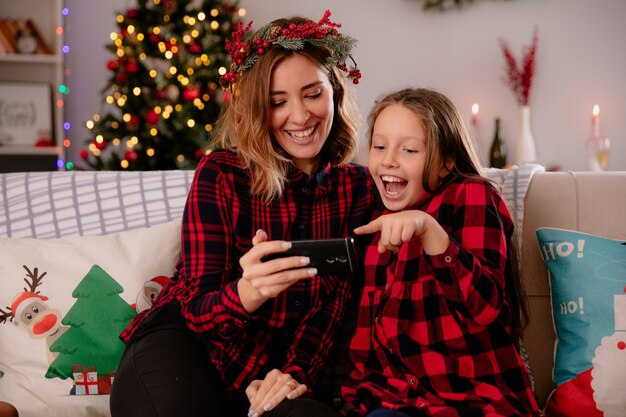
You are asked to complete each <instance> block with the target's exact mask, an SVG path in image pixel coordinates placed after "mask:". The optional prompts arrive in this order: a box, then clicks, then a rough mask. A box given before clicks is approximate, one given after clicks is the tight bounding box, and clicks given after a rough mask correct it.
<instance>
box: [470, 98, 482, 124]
mask: <svg viewBox="0 0 626 417" xmlns="http://www.w3.org/2000/svg"><path fill="white" fill-rule="evenodd" d="M479 109H480V107H479V106H478V103H474V104H472V125H473V126H476V125H477V124H478V110H479Z"/></svg>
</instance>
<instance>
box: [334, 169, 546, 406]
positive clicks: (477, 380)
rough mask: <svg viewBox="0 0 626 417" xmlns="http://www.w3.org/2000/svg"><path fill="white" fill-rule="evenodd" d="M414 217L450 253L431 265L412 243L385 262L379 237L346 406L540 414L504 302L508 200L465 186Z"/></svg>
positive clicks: (370, 251) (369, 262) (370, 257)
mask: <svg viewBox="0 0 626 417" xmlns="http://www.w3.org/2000/svg"><path fill="white" fill-rule="evenodd" d="M418 208H419V209H420V210H423V211H425V212H427V213H429V214H430V215H431V216H433V217H434V218H435V219H437V220H438V222H439V223H440V224H441V225H442V226H443V228H444V229H445V230H446V231H447V232H448V234H449V236H450V245H449V246H448V248H447V250H446V251H445V252H444V253H443V254H441V255H437V256H428V255H426V254H425V253H424V252H423V250H422V245H421V241H420V239H419V238H417V237H415V238H413V239H412V240H411V241H410V242H408V243H406V244H404V245H402V247H401V248H400V251H399V252H398V253H397V254H393V253H391V252H389V251H387V252H385V253H383V254H382V255H381V254H379V253H378V251H377V243H378V240H379V238H380V234H377V235H374V236H373V237H372V240H371V242H370V244H369V246H368V247H367V249H366V254H365V256H366V258H365V259H366V260H365V271H364V272H365V287H364V292H363V294H362V298H361V304H360V311H359V318H358V324H357V330H356V333H355V334H354V337H353V339H352V342H351V345H350V359H351V369H350V374H349V378H348V380H347V381H346V383H345V384H344V387H343V394H344V396H345V398H346V400H347V401H349V402H352V403H355V404H356V406H357V413H359V414H364V413H365V412H366V411H367V410H371V409H372V408H375V407H377V406H382V407H385V408H390V409H402V408H406V407H408V408H407V410H411V409H412V410H413V412H416V413H418V414H419V415H420V416H422V415H424V416H427V415H428V416H430V415H433V416H460V415H472V416H478V415H484V416H487V415H489V416H495V415H499V416H513V415H515V416H517V415H524V416H526V415H535V414H536V413H537V404H536V402H535V399H534V396H533V393H532V390H531V388H530V381H529V378H528V374H527V372H526V368H525V366H524V363H523V361H522V359H521V358H520V355H519V354H518V352H517V349H516V346H517V343H516V341H515V340H514V338H513V337H512V335H511V328H510V323H511V311H510V308H509V305H508V303H507V301H506V300H505V296H504V294H503V292H504V276H503V275H504V273H503V271H504V270H505V264H506V259H507V244H508V241H509V239H510V237H511V234H512V230H513V224H512V221H511V217H510V214H509V211H508V210H507V208H506V206H505V203H504V201H503V200H502V198H501V197H500V195H499V193H498V192H497V190H495V189H494V187H493V186H491V185H490V184H487V183H483V182H480V181H476V180H459V181H456V182H453V183H451V184H450V185H448V186H447V187H446V188H445V189H444V190H443V191H442V192H440V193H438V194H436V195H435V196H433V197H432V198H431V199H430V200H428V201H426V202H425V203H423V204H422V205H421V206H420V207H418ZM470 409H471V410H473V412H470V413H468V410H470Z"/></svg>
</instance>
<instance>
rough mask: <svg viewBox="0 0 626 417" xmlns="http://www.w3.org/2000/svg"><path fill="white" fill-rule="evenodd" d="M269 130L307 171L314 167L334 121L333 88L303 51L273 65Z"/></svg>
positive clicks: (323, 73)
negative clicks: (301, 53) (303, 54)
mask: <svg viewBox="0 0 626 417" xmlns="http://www.w3.org/2000/svg"><path fill="white" fill-rule="evenodd" d="M270 99H271V103H270V125H271V126H270V133H271V135H272V136H273V137H274V138H275V139H276V141H277V142H278V144H279V145H280V146H281V147H282V148H283V149H284V150H285V151H286V152H287V153H288V154H289V155H291V156H292V160H293V162H294V164H295V166H296V167H297V168H298V169H300V170H302V171H303V172H305V173H307V174H309V175H310V174H311V173H312V172H313V171H314V170H315V169H316V168H317V162H318V155H319V153H320V151H321V149H322V147H323V146H324V143H326V139H327V138H328V134H329V133H330V129H331V127H332V124H333V115H334V108H335V107H334V103H333V88H332V86H331V84H330V80H329V79H328V76H327V75H326V73H325V72H324V70H323V69H322V68H320V67H319V66H317V65H315V64H314V63H313V61H311V60H310V59H309V58H307V57H304V56H302V55H293V56H289V57H287V58H285V59H283V60H282V61H281V62H279V63H278V65H276V68H274V71H273V72H272V77H271V80H270Z"/></svg>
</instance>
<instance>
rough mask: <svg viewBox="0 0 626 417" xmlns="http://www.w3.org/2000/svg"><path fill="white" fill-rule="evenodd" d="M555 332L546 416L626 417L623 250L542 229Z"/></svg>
mask: <svg viewBox="0 0 626 417" xmlns="http://www.w3.org/2000/svg"><path fill="white" fill-rule="evenodd" d="M537 238H538V241H539V247H540V250H541V254H542V257H543V259H544V261H545V262H546V264H547V266H548V269H549V270H550V285H551V296H552V316H553V319H554V328H555V331H556V336H557V340H556V346H555V356H554V359H555V364H554V372H553V376H554V382H555V384H556V386H557V387H556V389H555V391H554V392H553V393H552V394H551V395H550V397H549V398H548V402H547V404H546V408H545V414H546V416H547V417H549V416H572V417H574V416H575V417H578V416H586V417H595V416H598V417H600V416H606V417H618V416H621V417H624V416H626V389H625V388H624V387H626V292H625V291H626V243H625V242H624V241H617V240H612V239H606V238H603V237H599V236H594V235H590V234H585V233H580V232H576V231H568V230H562V229H552V228H540V229H537Z"/></svg>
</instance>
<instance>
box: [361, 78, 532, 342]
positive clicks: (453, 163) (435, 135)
mask: <svg viewBox="0 0 626 417" xmlns="http://www.w3.org/2000/svg"><path fill="white" fill-rule="evenodd" d="M391 105H401V106H403V107H405V108H406V109H408V110H410V111H412V112H413V113H414V114H415V115H416V116H417V117H418V118H419V119H420V121H421V122H422V126H423V127H424V130H425V133H426V165H425V167H424V173H423V176H422V186H423V187H424V190H426V191H427V192H429V193H431V194H432V193H436V192H437V191H439V189H441V188H443V187H445V185H446V184H448V183H449V182H451V181H453V180H455V179H456V178H459V177H464V178H479V179H482V180H484V181H488V182H490V183H492V184H493V183H494V182H493V181H492V180H491V179H490V178H488V177H487V176H486V175H485V173H484V169H483V167H482V165H481V163H480V160H479V158H478V154H477V153H476V150H475V147H474V143H473V141H472V139H471V137H470V135H469V133H468V132H467V129H466V127H465V124H464V123H463V119H462V118H461V115H460V114H459V111H458V109H457V108H456V106H455V105H454V103H452V101H451V100H450V99H449V98H448V97H446V96H445V95H443V94H441V93H439V92H437V91H434V90H429V89H426V88H406V89H403V90H399V91H396V92H393V93H390V94H387V95H385V96H383V97H381V98H379V99H378V100H377V101H376V103H375V104H374V107H373V108H372V110H371V111H370V113H369V116H368V128H369V130H368V137H369V142H370V145H371V143H372V134H373V129H374V124H375V123H376V119H377V118H378V116H379V115H380V113H381V112H382V111H383V110H384V109H386V108H387V107H389V106H391ZM442 163H443V164H445V168H446V170H447V171H448V175H447V176H446V177H445V178H444V179H443V181H442V182H441V183H439V184H438V186H437V188H436V189H433V188H432V186H431V181H430V179H431V178H433V177H435V176H436V174H437V173H438V172H440V170H441V168H442V167H441V164H442ZM494 185H495V184H494ZM497 188H499V187H497ZM507 255H508V256H507V265H506V270H505V273H504V276H505V280H506V282H505V285H506V296H507V300H508V302H509V305H510V306H511V312H512V314H513V329H514V330H515V331H516V332H521V330H523V328H524V327H525V325H526V323H527V321H528V306H527V305H526V298H525V292H524V288H523V285H522V283H521V281H520V277H519V264H518V245H517V232H516V231H515V230H514V231H513V235H512V236H511V237H510V239H509V242H508V245H507Z"/></svg>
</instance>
